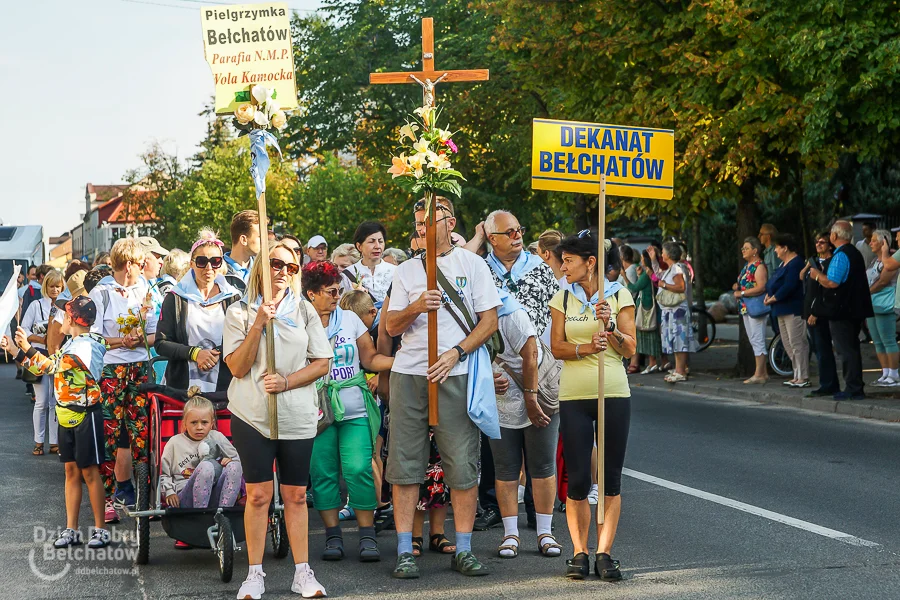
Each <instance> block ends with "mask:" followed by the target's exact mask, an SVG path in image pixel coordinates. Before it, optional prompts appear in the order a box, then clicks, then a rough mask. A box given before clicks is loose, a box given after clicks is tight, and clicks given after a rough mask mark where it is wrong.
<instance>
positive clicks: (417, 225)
mask: <svg viewBox="0 0 900 600" xmlns="http://www.w3.org/2000/svg"><path fill="white" fill-rule="evenodd" d="M451 218H453V217H452V216H451V217H443V218H441V219H435V220H434V224H435V225H437V224H438V223H440V222H441V221H446V220H447V219H451ZM425 226H426V225H425V221H413V227H415V228H416V229H421V228H423V227H425Z"/></svg>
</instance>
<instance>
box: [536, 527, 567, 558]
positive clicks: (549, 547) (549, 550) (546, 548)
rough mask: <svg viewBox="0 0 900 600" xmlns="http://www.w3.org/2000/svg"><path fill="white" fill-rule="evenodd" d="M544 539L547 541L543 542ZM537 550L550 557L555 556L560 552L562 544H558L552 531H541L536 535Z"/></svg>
mask: <svg viewBox="0 0 900 600" xmlns="http://www.w3.org/2000/svg"><path fill="white" fill-rule="evenodd" d="M544 540H549V541H547V543H546V544H545V543H544ZM538 550H540V552H541V554H543V555H544V556H549V557H551V558H556V557H558V556H559V555H561V554H562V546H560V545H559V543H558V542H557V541H556V538H555V537H553V534H552V533H542V534H541V535H539V536H538Z"/></svg>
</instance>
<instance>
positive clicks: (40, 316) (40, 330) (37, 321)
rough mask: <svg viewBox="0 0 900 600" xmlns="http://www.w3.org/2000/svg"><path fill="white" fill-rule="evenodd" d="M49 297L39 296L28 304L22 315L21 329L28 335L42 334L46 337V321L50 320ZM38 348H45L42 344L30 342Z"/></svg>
mask: <svg viewBox="0 0 900 600" xmlns="http://www.w3.org/2000/svg"><path fill="white" fill-rule="evenodd" d="M51 308H52V307H51V306H50V298H41V299H40V300H35V301H34V302H32V303H31V304H29V305H28V310H26V311H25V316H23V317H22V329H24V330H25V331H27V332H28V334H29V335H32V334H33V335H42V336H44V337H45V338H46V337H47V322H48V321H49V320H50V309H51ZM31 345H32V346H34V347H35V348H37V349H38V350H46V349H47V346H45V345H44V344H31Z"/></svg>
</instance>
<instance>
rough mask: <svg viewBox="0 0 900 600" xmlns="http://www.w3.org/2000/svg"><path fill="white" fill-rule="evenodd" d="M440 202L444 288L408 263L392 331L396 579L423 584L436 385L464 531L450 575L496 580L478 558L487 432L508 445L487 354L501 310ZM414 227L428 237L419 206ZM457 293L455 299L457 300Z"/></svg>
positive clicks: (447, 466)
mask: <svg viewBox="0 0 900 600" xmlns="http://www.w3.org/2000/svg"><path fill="white" fill-rule="evenodd" d="M435 203H436V206H435V210H436V217H435V224H436V226H435V229H436V239H435V244H436V248H435V251H436V254H437V268H438V269H439V273H438V282H439V288H441V289H440V290H428V289H427V282H426V276H425V264H424V260H423V257H421V256H419V257H416V258H413V259H410V260H408V261H406V262H404V263H403V264H401V265H400V266H399V267H397V270H396V271H395V273H394V281H393V288H392V292H391V302H390V307H389V309H388V312H387V316H386V322H385V325H386V327H387V331H388V334H390V335H391V336H397V335H402V336H403V337H402V341H401V348H400V350H399V351H398V352H397V355H396V358H395V359H394V366H393V369H392V375H391V421H390V436H389V445H388V463H387V470H386V473H385V476H386V478H387V480H388V481H390V482H391V483H392V484H393V500H394V520H395V522H396V527H397V567H396V569H395V570H394V572H393V576H394V577H396V578H399V579H414V578H417V577H419V567H418V565H417V564H416V560H415V558H414V557H413V553H412V552H413V548H412V526H413V518H414V516H415V510H416V503H417V501H418V498H419V486H420V484H421V483H422V481H423V479H424V476H425V469H426V467H427V462H428V455H429V446H428V444H429V441H428V382H429V381H431V382H436V383H438V384H440V394H439V396H438V398H439V414H440V423H439V425H437V426H435V427H434V437H435V441H436V443H437V445H438V448H439V449H440V452H441V457H442V459H443V466H444V481H445V482H446V484H447V485H448V486H449V487H450V490H451V498H452V502H453V512H454V522H455V524H456V555H455V556H454V557H453V558H452V562H451V568H453V570H455V571H459V572H460V573H462V574H463V575H486V574H487V569H486V567H484V565H482V564H481V563H480V562H479V561H478V559H477V558H476V557H475V556H474V555H473V554H472V526H473V523H474V521H475V506H476V503H477V495H478V494H477V492H478V490H477V487H476V486H477V483H478V456H479V427H480V428H482V429H483V430H485V433H488V434H489V435H491V434H490V432H491V431H493V433H494V435H491V437H497V436H499V424H498V422H497V408H496V397H495V396H494V393H493V375H492V372H491V369H490V364H489V363H490V359H488V358H487V357H486V356H483V355H482V354H486V350H484V349H483V348H482V346H483V345H484V343H485V342H486V341H487V340H488V339H489V338H490V337H491V335H492V334H493V333H494V332H495V331H496V330H497V307H498V306H500V304H501V302H500V296H499V294H498V292H497V288H496V287H495V286H494V285H493V281H492V279H491V271H490V269H489V268H488V266H487V265H486V264H485V262H484V260H482V259H481V258H480V257H479V256H478V255H476V254H473V253H471V252H468V251H466V250H464V249H462V248H457V247H455V246H453V245H451V243H450V233H451V232H452V231H453V228H454V227H455V226H456V217H455V216H454V210H453V203H452V202H450V200H448V199H446V198H443V197H440V196H439V197H437V198H436V199H435ZM415 220H416V231H417V232H418V234H419V235H420V236H421V235H423V234H424V232H425V203H424V202H422V201H420V202H418V203H416V206H415ZM451 294H452V295H455V296H456V297H455V298H451V297H450V295H451ZM429 312H433V313H436V315H437V320H438V330H439V331H440V336H439V337H438V352H439V358H438V360H437V362H435V363H434V364H433V365H432V366H431V367H429V366H428V355H427V352H426V350H427V344H428V327H427V317H426V315H427V313H429ZM472 317H475V319H472ZM470 320H474V321H475V322H476V325H475V327H474V328H470V327H469V326H468V325H467V322H468V321H470ZM470 355H471V357H470ZM484 361H487V364H486V365H485V363H484ZM485 366H486V369H484V367H485ZM473 367H476V369H475V370H474V371H473ZM479 369H481V370H480V371H479ZM485 384H486V385H485ZM491 403H493V406H491ZM491 415H492V417H491ZM476 423H477V424H476Z"/></svg>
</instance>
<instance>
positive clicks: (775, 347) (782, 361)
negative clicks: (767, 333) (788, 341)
mask: <svg viewBox="0 0 900 600" xmlns="http://www.w3.org/2000/svg"><path fill="white" fill-rule="evenodd" d="M806 339H807V341H808V342H809V356H810V358H811V357H812V355H813V354H814V353H815V345H814V343H813V337H812V335H811V334H810V332H809V330H807V332H806ZM768 360H769V366H770V367H772V370H773V371H775V373H777V374H778V375H780V376H782V377H790V376H792V375H793V374H794V364H793V363H792V362H791V357H790V356H788V353H787V352H786V351H785V349H784V342H782V341H781V334H780V333H779V334H777V335H776V336H775V337H773V338H772V341H771V342H769V351H768Z"/></svg>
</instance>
